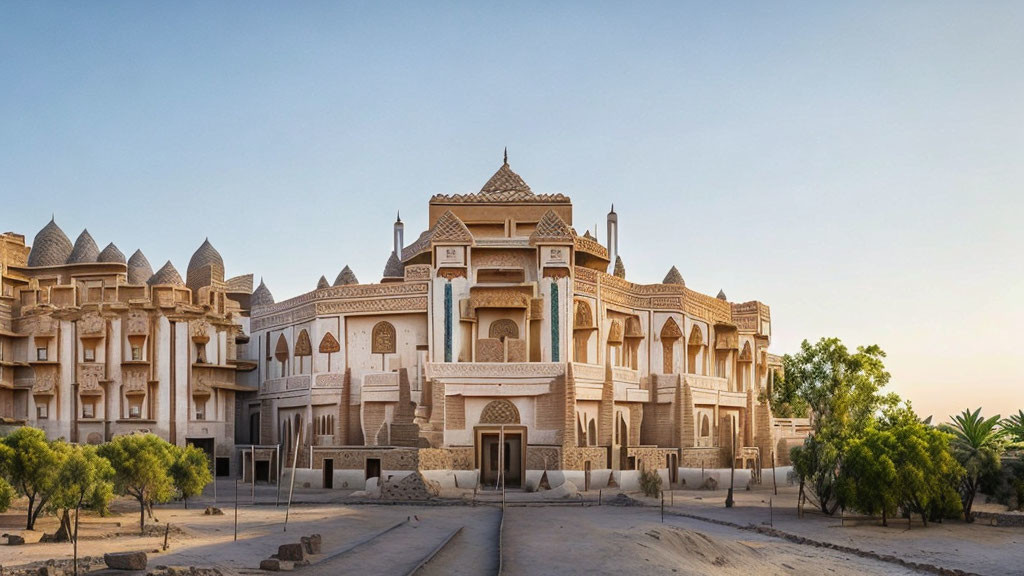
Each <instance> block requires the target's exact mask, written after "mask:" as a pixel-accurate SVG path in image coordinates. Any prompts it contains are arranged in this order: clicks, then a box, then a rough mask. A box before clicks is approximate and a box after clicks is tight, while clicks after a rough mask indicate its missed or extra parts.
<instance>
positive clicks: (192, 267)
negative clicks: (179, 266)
mask: <svg viewBox="0 0 1024 576" xmlns="http://www.w3.org/2000/svg"><path fill="white" fill-rule="evenodd" d="M207 270H209V271H208V272H207ZM185 277H186V278H187V279H188V287H189V288H191V289H192V290H197V289H199V288H200V287H202V286H209V285H210V284H211V283H212V282H213V281H217V282H223V281H224V259H223V258H221V256H220V252H217V249H216V248H214V247H213V244H210V239H209V238H207V239H206V240H203V244H202V245H201V246H200V247H199V249H198V250H196V252H195V254H193V255H192V259H191V260H189V261H188V268H187V269H186V270H185Z"/></svg>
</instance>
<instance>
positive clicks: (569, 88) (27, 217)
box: [0, 1, 1024, 418]
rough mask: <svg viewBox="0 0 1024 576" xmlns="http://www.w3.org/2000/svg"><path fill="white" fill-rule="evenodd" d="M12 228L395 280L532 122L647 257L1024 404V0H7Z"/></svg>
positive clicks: (923, 375) (598, 212) (792, 318)
mask: <svg viewBox="0 0 1024 576" xmlns="http://www.w3.org/2000/svg"><path fill="white" fill-rule="evenodd" d="M0 78H2V79H3V87H2V89H0V135H2V136H0V194H2V198H3V202H2V206H3V208H2V215H0V227H2V228H3V229H5V230H6V229H11V230H15V231H18V232H22V233H24V234H26V236H28V237H29V238H30V239H31V237H32V236H33V235H34V234H35V233H36V231H38V229H39V228H40V227H42V226H43V225H44V224H45V223H46V222H47V221H48V220H49V218H50V213H51V212H55V213H56V216H57V221H58V223H59V224H60V225H61V226H62V227H63V228H64V230H65V231H66V232H67V233H68V235H69V236H71V238H72V240H74V238H75V236H77V234H78V232H80V231H81V229H82V228H83V227H88V228H89V230H90V232H91V233H92V235H93V236H94V237H95V238H96V240H97V242H98V243H99V244H100V246H101V248H102V246H103V245H105V244H106V243H107V242H109V241H114V242H116V243H117V245H118V246H119V247H120V248H121V249H122V251H123V252H125V253H126V254H130V253H131V252H132V251H133V250H134V249H135V248H137V247H141V248H142V249H143V251H144V252H145V253H146V255H147V256H148V257H149V260H150V262H152V264H153V266H154V268H157V267H159V266H160V265H161V264H163V262H164V261H165V260H167V259H171V260H172V261H173V262H174V264H175V265H176V266H177V267H178V269H179V270H180V271H182V273H184V268H185V266H186V264H187V262H188V258H189V256H190V254H191V253H192V251H193V250H194V249H195V248H196V247H198V246H199V244H200V243H201V242H202V240H203V238H204V237H206V236H209V237H210V240H211V241H212V242H213V243H214V245H215V246H216V247H217V248H218V249H219V250H220V252H221V253H222V254H223V255H224V258H225V261H226V264H227V268H228V273H229V274H231V275H233V274H241V273H246V272H253V273H255V274H256V276H257V278H259V277H260V276H263V277H265V278H266V281H267V284H268V285H269V286H270V288H271V290H272V291H273V293H274V295H275V296H276V297H277V298H278V299H282V298H286V297H289V296H294V295H296V294H298V293H301V292H304V291H306V290H309V289H311V288H313V287H314V286H315V284H316V281H317V278H319V276H320V275H321V274H325V275H326V276H327V277H328V279H329V280H333V278H334V276H335V275H336V274H337V273H338V271H339V270H340V269H341V268H342V266H344V265H345V264H349V265H351V266H352V268H353V269H354V270H355V272H356V274H357V275H358V276H359V278H360V279H361V280H362V281H364V282H368V281H375V280H376V279H378V278H379V276H380V273H381V270H382V269H383V266H384V262H385V260H386V259H387V256H388V254H389V251H390V248H391V244H390V242H391V240H390V233H391V232H390V231H391V223H392V221H393V219H394V213H395V211H396V210H398V209H401V210H402V217H403V220H405V222H406V226H407V237H414V236H415V235H416V234H418V233H419V231H421V230H422V229H423V227H424V226H425V223H426V205H427V200H428V198H429V196H430V195H432V194H435V193H461V192H472V191H476V190H478V189H479V187H480V186H481V185H482V184H483V183H484V181H486V180H487V178H488V177H489V176H490V175H491V173H492V172H493V171H494V170H495V169H497V168H498V166H499V165H500V162H501V151H502V148H503V147H504V146H508V147H509V157H510V162H511V164H512V167H513V168H514V169H515V170H516V171H518V172H519V173H520V174H521V175H522V176H523V177H524V178H525V179H526V181H527V182H528V183H530V185H531V186H532V187H533V189H534V191H536V192H562V193H566V194H568V195H570V196H571V197H572V198H573V200H574V202H575V208H576V211H575V225H576V228H577V229H578V230H581V231H582V230H583V229H584V228H586V227H588V226H593V224H595V223H599V224H600V229H601V234H600V236H601V238H602V239H603V236H604V234H603V230H604V225H603V222H604V216H605V213H606V212H607V210H608V206H609V204H611V203H612V202H615V206H616V209H617V211H618V212H619V220H620V226H621V233H620V247H621V252H622V256H623V258H624V260H625V264H626V267H627V270H628V272H629V277H630V279H632V280H634V281H638V282H654V281H660V280H661V278H662V276H663V275H664V274H665V271H666V270H667V269H668V268H669V266H670V265H672V264H675V265H677V266H678V267H679V269H680V270H681V271H682V273H683V276H684V277H685V279H686V281H687V284H688V285H689V286H690V287H692V288H695V289H698V290H701V291H703V292H706V293H709V294H715V293H717V291H718V289H719V288H722V289H724V290H725V292H726V293H727V294H728V296H729V297H730V299H732V300H734V301H746V300H752V299H758V300H761V301H763V302H765V303H767V304H769V305H770V306H771V307H772V315H773V318H774V322H775V340H774V342H773V348H774V349H775V350H776V351H777V352H780V353H783V352H788V351H792V350H794V349H795V348H796V347H797V346H798V344H799V342H800V341H801V340H802V339H804V338H809V339H812V340H814V339H817V338H819V337H820V336H823V335H835V336H839V337H841V338H843V339H844V340H845V341H846V342H847V343H848V344H850V345H851V346H852V345H856V344H867V343H878V344H880V345H881V346H882V347H883V348H884V349H885V350H886V351H887V352H888V353H889V361H888V364H889V366H890V368H891V370H892V372H893V375H894V381H893V385H892V388H893V389H894V390H895V391H897V392H899V393H900V394H902V395H904V396H906V397H909V398H911V399H912V400H913V401H914V404H915V406H916V407H917V408H918V410H919V411H920V412H921V413H922V414H935V415H936V416H938V417H939V418H945V417H946V416H947V415H948V414H950V413H952V412H955V411H959V410H960V409H961V408H963V407H966V406H974V405H983V406H984V407H985V408H986V411H989V412H995V411H1000V412H1002V413H1003V414H1006V413H1007V411H1008V410H1010V409H1011V408H1012V409H1013V410H1014V411H1015V410H1016V409H1017V408H1019V407H1024V364H1022V362H1021V358H1022V355H1021V353H1020V343H1019V342H1020V338H1021V336H1020V327H1021V326H1022V325H1024V310H1022V308H1024V307H1022V305H1021V302H1020V299H1021V297H1022V296H1024V290H1022V288H1024V286H1022V279H1024V265H1022V262H1024V259H1022V257H1021V254H1020V247H1021V245H1022V243H1024V232H1022V226H1021V218H1022V216H1021V215H1022V214H1024V189H1022V188H1024V160H1022V159H1024V3H1021V2H962V3H942V2H907V3H891V2H890V3H878V4H872V3H868V2H851V3H848V4H840V3H836V2H806V3H766V2H755V3H749V4H745V3H728V4H719V3H707V2H699V3H681V2H671V3H665V4H656V3H644V4H642V5H641V4H632V3H629V4H627V3H622V4H619V5H615V4H600V3H595V2H586V3H578V4H572V3H563V4H559V5H554V6H553V5H550V4H549V3H538V4H535V5H532V6H531V5H527V4H524V3H514V2H493V3H482V2H479V3H478V2H472V3H471V2H466V3H461V4H442V3H434V2H430V3H426V2H412V3H407V4H399V3H388V4H386V5H385V4H383V3H354V2H353V3H341V2H330V3H327V2H325V3H313V2H304V3H299V2H295V3H284V2H280V3H274V4H265V3H253V2H241V3H226V2H217V3H212V2H206V3H196V4H189V3H165V4H158V3H154V2H91V3H81V2H62V3H47V2H17V1H9V2H4V3H2V4H0Z"/></svg>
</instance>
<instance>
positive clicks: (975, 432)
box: [944, 408, 1004, 522]
mask: <svg viewBox="0 0 1024 576" xmlns="http://www.w3.org/2000/svg"><path fill="white" fill-rule="evenodd" d="M950 418H951V419H952V420H953V423H952V424H951V425H947V426H945V427H944V429H945V430H946V431H947V432H949V433H950V434H952V435H953V440H952V442H950V444H951V446H952V448H953V454H954V455H955V456H956V459H957V460H959V461H960V464H961V465H962V466H963V467H964V469H965V470H966V471H967V474H965V475H964V479H963V483H962V484H961V487H960V499H961V500H962V502H963V509H964V520H966V521H968V522H972V521H973V519H972V518H971V506H973V505H974V496H975V495H977V493H978V485H979V484H980V483H981V478H982V477H984V476H985V475H987V474H990V473H994V472H998V471H999V467H1000V462H999V452H1000V450H1001V449H1002V445H1001V442H1000V440H1001V439H1002V437H1003V435H1004V431H1003V430H1001V429H999V428H997V426H998V425H999V415H998V414H996V415H995V416H992V417H991V418H984V417H983V416H981V408H978V409H977V410H975V411H973V412H971V411H970V410H964V411H963V412H962V413H961V414H959V415H957V416H951V417H950Z"/></svg>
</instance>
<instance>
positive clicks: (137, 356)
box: [132, 346, 142, 361]
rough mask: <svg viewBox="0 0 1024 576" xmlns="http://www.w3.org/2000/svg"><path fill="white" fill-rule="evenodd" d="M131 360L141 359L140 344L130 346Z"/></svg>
mask: <svg viewBox="0 0 1024 576" xmlns="http://www.w3.org/2000/svg"><path fill="white" fill-rule="evenodd" d="M132 360H135V361H138V360H142V346H132Z"/></svg>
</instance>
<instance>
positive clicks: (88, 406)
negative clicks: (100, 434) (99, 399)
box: [82, 402, 96, 418]
mask: <svg viewBox="0 0 1024 576" xmlns="http://www.w3.org/2000/svg"><path fill="white" fill-rule="evenodd" d="M95 417H96V404H95V403H94V402H86V403H85V404H82V418H95Z"/></svg>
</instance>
